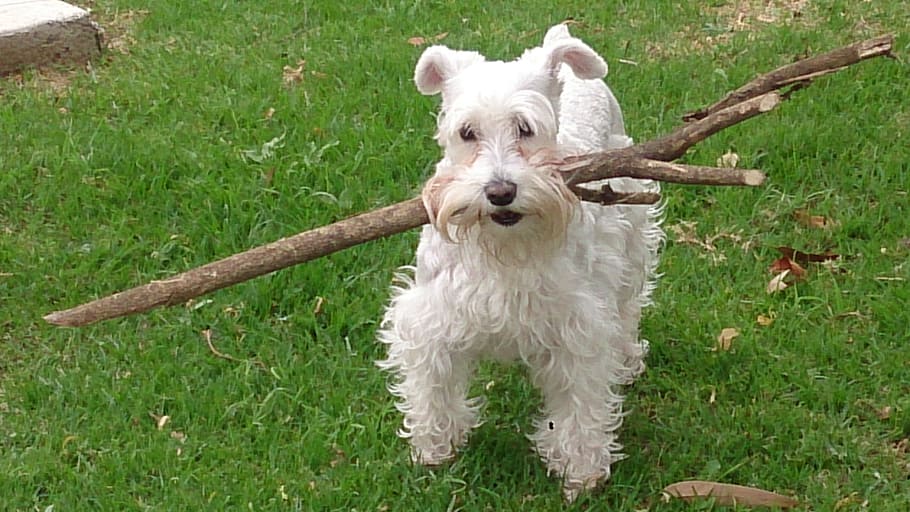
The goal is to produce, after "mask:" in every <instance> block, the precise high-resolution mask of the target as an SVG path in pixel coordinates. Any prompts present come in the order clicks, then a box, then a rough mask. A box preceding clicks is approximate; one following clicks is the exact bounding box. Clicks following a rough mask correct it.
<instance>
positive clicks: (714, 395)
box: [708, 388, 717, 405]
mask: <svg viewBox="0 0 910 512" xmlns="http://www.w3.org/2000/svg"><path fill="white" fill-rule="evenodd" d="M715 402H717V390H716V389H714V388H711V396H709V397H708V404H709V405H714V403H715Z"/></svg>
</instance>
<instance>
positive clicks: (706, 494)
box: [664, 480, 799, 508]
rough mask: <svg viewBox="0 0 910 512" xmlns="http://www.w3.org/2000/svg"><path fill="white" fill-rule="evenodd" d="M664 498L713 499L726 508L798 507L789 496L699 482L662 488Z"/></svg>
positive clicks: (736, 486)
mask: <svg viewBox="0 0 910 512" xmlns="http://www.w3.org/2000/svg"><path fill="white" fill-rule="evenodd" d="M664 496H665V497H666V498H667V499H668V500H669V498H679V499H682V500H685V501H692V500H695V499H700V498H713V499H714V501H715V503H717V504H718V505H726V506H736V505H738V506H744V507H780V508H793V507H795V506H797V505H799V502H798V501H796V500H795V499H793V498H790V497H789V496H784V495H781V494H777V493H773V492H770V491H765V490H763V489H757V488H755V487H746V486H743V485H734V484H723V483H718V482H705V481H701V480H689V481H685V482H677V483H675V484H670V485H668V486H666V487H664Z"/></svg>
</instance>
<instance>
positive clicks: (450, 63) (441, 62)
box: [414, 46, 485, 95]
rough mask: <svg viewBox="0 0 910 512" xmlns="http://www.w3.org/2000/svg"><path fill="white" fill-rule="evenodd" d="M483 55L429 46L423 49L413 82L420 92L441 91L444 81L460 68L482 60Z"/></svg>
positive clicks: (429, 93)
mask: <svg viewBox="0 0 910 512" xmlns="http://www.w3.org/2000/svg"><path fill="white" fill-rule="evenodd" d="M484 60H485V59H484V57H483V55H481V54H479V53H477V52H465V51H456V50H450V49H449V48H446V47H445V46H431V47H429V48H427V49H426V50H424V52H423V55H421V56H420V60H418V61H417V68H416V69H415V70H414V83H415V84H417V90H418V91H420V93H421V94H426V95H433V94H439V93H440V92H442V89H443V87H444V86H445V83H446V82H447V81H448V80H450V79H451V78H452V77H454V76H455V75H457V74H458V72H459V71H461V70H462V69H464V68H466V67H468V66H471V65H473V64H477V63H478V62H483V61H484Z"/></svg>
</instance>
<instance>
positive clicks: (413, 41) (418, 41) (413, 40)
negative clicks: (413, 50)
mask: <svg viewBox="0 0 910 512" xmlns="http://www.w3.org/2000/svg"><path fill="white" fill-rule="evenodd" d="M448 36H449V33H448V32H442V33H440V34H436V35H435V36H433V37H420V36H414V37H409V38H408V44H409V45H411V46H421V45H424V44H427V43H438V42H439V41H442V40H443V39H445V38H446V37H448Z"/></svg>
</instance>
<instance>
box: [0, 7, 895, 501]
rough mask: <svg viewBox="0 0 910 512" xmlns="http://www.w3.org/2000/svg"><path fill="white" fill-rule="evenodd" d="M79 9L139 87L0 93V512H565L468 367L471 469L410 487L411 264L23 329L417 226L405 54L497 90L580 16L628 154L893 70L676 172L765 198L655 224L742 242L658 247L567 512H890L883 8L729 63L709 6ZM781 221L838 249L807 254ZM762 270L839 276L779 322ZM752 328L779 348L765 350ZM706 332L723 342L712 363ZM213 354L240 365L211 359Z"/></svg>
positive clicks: (822, 281) (416, 108)
mask: <svg viewBox="0 0 910 512" xmlns="http://www.w3.org/2000/svg"><path fill="white" fill-rule="evenodd" d="M747 3H748V4H750V5H753V7H754V6H759V7H758V12H759V13H760V12H761V8H760V6H762V5H766V4H768V2H747ZM771 3H772V4H774V5H784V4H788V3H789V2H771ZM92 4H93V5H92V6H93V8H94V10H95V12H96V14H97V17H98V19H99V20H100V21H101V22H102V23H103V24H106V25H108V27H109V32H110V33H111V34H112V35H113V36H115V37H118V38H119V40H120V41H125V42H126V43H127V47H128V49H129V54H128V55H125V54H121V53H120V52H116V51H114V52H109V53H108V55H107V57H106V58H105V59H104V60H103V62H99V63H96V64H95V65H94V66H93V68H92V70H91V71H90V72H77V73H71V74H63V75H60V76H62V77H64V78H66V82H65V85H64V87H62V88H60V87H56V88H55V87H52V84H51V82H50V81H49V80H48V73H46V72H45V73H36V72H26V73H25V74H24V76H21V77H11V78H5V79H2V80H0V326H2V329H0V339H2V345H0V497H2V498H0V508H2V509H3V510H22V511H26V510H38V511H43V510H50V509H49V508H48V507H51V506H53V509H54V510H228V509H237V510H239V509H244V510H355V509H356V510H359V511H379V510H424V509H429V510H445V509H449V510H466V511H474V510H554V509H560V508H561V507H562V506H563V505H562V503H561V497H560V492H559V486H558V484H557V482H555V481H554V480H552V479H549V478H547V476H546V474H545V470H544V469H543V467H542V465H541V464H540V463H539V462H538V461H537V460H536V459H535V457H534V455H533V454H531V452H530V450H529V446H528V443H527V441H526V440H525V438H524V434H525V433H526V432H527V431H528V429H529V428H530V423H531V419H532V417H533V414H534V410H535V408H536V407H537V405H538V397H537V395H536V394H535V392H534V391H533V389H532V388H531V386H530V385H529V384H528V383H527V381H526V379H525V378H524V375H523V373H522V371H521V370H520V369H517V368H503V367H499V366H492V365H490V366H484V367H483V368H482V370H481V372H480V375H479V376H478V379H477V392H478V393H480V392H483V391H484V389H483V387H484V386H485V385H487V384H488V383H491V382H492V383H493V384H492V386H493V391H491V392H488V393H487V395H488V397H489V399H490V401H489V405H488V407H487V409H486V411H485V418H486V423H485V424H484V425H483V426H482V427H481V428H480V429H479V430H478V431H477V432H476V433H475V435H474V436H473V437H472V439H471V442H470V446H469V447H468V448H467V449H466V450H465V452H464V453H463V454H462V456H461V457H460V458H459V460H458V461H457V462H455V463H454V464H453V465H451V466H449V467H445V468H441V469H435V470H427V469H422V468H419V467H413V466H412V465H411V464H409V463H408V461H407V448H406V444H405V443H404V442H403V441H401V440H399V439H398V438H396V436H395V431H396V429H397V428H398V425H399V423H400V417H399V414H398V413H397V412H396V411H395V409H394V406H393V400H392V398H391V396H390V395H389V394H388V393H387V392H386V390H385V384H386V376H385V375H383V374H382V373H381V372H380V371H379V370H377V369H376V368H375V367H374V366H373V361H374V360H376V359H379V358H381V357H382V349H381V347H379V346H378V345H377V343H375V341H374V331H375V329H376V322H377V319H378V318H379V316H380V314H381V311H382V307H383V304H384V301H385V300H386V297H387V288H388V283H389V281H390V278H391V275H392V273H393V271H394V270H395V268H396V267H398V266H399V265H403V264H408V263H410V262H411V261H412V258H413V248H414V246H415V245H416V234H415V233H408V234H406V235H402V236H398V237H396V238H392V239H388V240H383V241H379V242H375V243H371V244H368V245H364V246H360V247H357V248H354V249H351V250H348V251H345V252H343V253H340V254H336V255H332V256H330V257H327V258H324V259H322V260H319V261H316V262H312V263H309V264H306V265H302V266H299V267H297V268H292V269H288V270H285V271H282V272H279V273H276V274H275V275H271V276H267V277H263V278H260V279H257V280H254V281H252V282H248V283H244V284H242V285H238V286H235V287H233V288H230V289H227V290H224V291H221V292H218V293H216V294H213V295H211V296H209V297H205V298H202V299H200V300H198V301H196V302H195V303H194V304H193V305H192V307H175V308H171V309H164V310H156V311H153V312H151V313H148V314H146V315H141V316H135V317H131V318H126V319H122V320H115V321H110V322H106V323H103V324H100V325H96V326H92V327H86V328H82V329H59V328H53V327H50V326H48V325H45V324H44V323H43V322H42V321H41V316H42V315H43V314H45V313H47V312H48V311H50V310H54V309H61V308H65V307H69V306H72V305H76V304H78V303H81V302H84V301H86V300H89V299H92V298H95V297H99V296H102V295H106V294H108V293H110V292H113V291H116V290H119V289H123V288H126V287H130V286H133V285H136V284H141V283H144V282H146V281H148V280H151V279H157V278H161V277H164V276H167V275H171V274H173V273H176V272H179V271H182V270H185V269H188V268H190V267H193V266H196V265H200V264H203V263H206V262H208V261H211V260H214V259H216V258H218V257H222V256H225V255H229V254H232V253H234V252H238V251H241V250H243V249H246V248H248V247H251V246H255V245H259V244H262V243H264V242H268V241H271V240H274V239H277V238H279V237H281V236H285V235H288V234H292V233H295V232H298V231H302V230H305V229H308V228H311V227H315V226H319V225H323V224H326V223H329V222H332V221H334V220H338V219H340V218H343V217H345V216H348V215H350V214H353V213H355V212H359V211H363V210H368V209H372V208H374V207H376V206H380V205H385V204H390V203H392V202H395V201H398V200H402V199H405V198H409V197H411V196H413V194H414V193H415V191H416V190H418V189H419V187H420V185H421V183H422V182H423V180H424V179H425V178H426V176H427V173H428V172H429V169H430V166H431V165H432V163H433V161H434V159H436V158H437V155H438V150H437V148H436V147H435V144H434V142H433V141H432V139H431V135H432V131H433V117H432V114H431V113H432V111H433V109H434V106H435V101H434V99H431V98H425V97H422V96H420V95H419V94H417V92H416V91H415V90H414V89H413V86H412V84H411V82H410V77H411V74H412V69H413V65H414V63H415V62H416V59H417V57H418V55H419V52H420V51H421V49H420V48H416V47H413V46H410V45H409V44H407V39H408V38H409V37H412V36H424V37H431V36H434V35H436V34H440V33H443V32H447V33H448V36H447V37H446V38H445V39H444V40H443V41H442V42H443V43H445V44H447V45H450V46H454V47H466V48H475V49H480V50H482V51H484V52H485V53H487V54H488V55H489V56H491V57H497V58H510V57H512V56H515V55H516V54H517V53H518V52H519V51H520V50H521V49H523V48H525V47H529V46H533V45H535V44H536V43H537V41H538V40H539V39H540V38H541V37H542V34H543V30H545V28H546V27H547V26H549V25H550V24H552V23H555V22H558V21H561V20H563V19H565V18H567V17H572V18H574V19H576V20H579V21H581V22H583V24H582V25H580V26H576V27H574V29H573V30H574V31H575V33H576V34H577V35H579V36H581V37H583V38H584V39H585V40H586V41H588V42H589V43H590V44H591V45H592V46H593V47H595V48H596V49H598V50H599V51H600V52H601V53H602V54H604V56H605V57H606V58H607V60H608V61H609V62H610V63H611V73H610V77H609V78H610V83H611V85H612V87H613V89H614V91H615V92H616V94H617V95H618V96H619V98H620V101H621V103H622V104H623V107H624V109H625V113H626V119H627V124H628V129H629V131H630V133H631V134H632V135H633V136H635V137H636V138H637V139H640V140H645V139H648V138H651V137H653V136H655V135H657V134H661V133H665V132H667V131H669V130H671V129H672V128H673V127H674V126H676V125H677V123H678V119H679V117H680V115H681V114H683V113H684V112H686V111H688V110H692V109H695V108H697V107H700V106H704V105H706V104H709V103H711V102H713V101H714V100H716V99H717V98H719V97H720V96H722V95H723V94H724V93H725V92H726V91H728V90H730V89H732V88H734V87H736V86H738V85H739V84H741V83H743V82H744V81H746V80H748V79H749V78H751V77H752V76H753V75H754V74H755V73H756V72H758V71H761V70H770V69H772V68H774V67H776V66H779V65H782V64H785V63H787V62H790V61H792V60H793V59H795V58H797V57H799V56H802V55H805V54H807V53H816V52H820V51H824V50H827V49H830V48H834V47H836V46H839V45H841V44H846V43H848V42H852V41H855V40H859V39H861V38H864V37H869V36H872V35H878V34H879V33H883V32H895V33H897V35H898V38H897V42H896V49H897V51H898V54H899V56H900V57H901V60H897V61H895V60H885V59H878V60H875V61H871V62H867V63H863V64H861V65H858V66H856V67H854V68H851V69H848V70H845V71H842V72H840V73H839V74H837V75H835V76H831V77H826V78H823V79H820V80H818V81H817V82H816V83H815V84H814V85H813V86H812V87H810V88H809V89H808V90H806V91H803V92H799V93H798V94H796V95H795V96H794V98H793V100H792V101H790V102H787V103H785V104H784V105H783V106H782V107H781V108H780V109H779V110H778V111H776V112H773V113H771V114H768V115H766V116H764V117H763V118H760V119H757V120H753V121H750V122H747V123H745V124H743V125H740V126H737V127H734V128H732V129H729V130H726V131H724V132H723V133H721V134H718V135H717V136H715V137H714V138H712V139H710V140H708V141H706V142H705V143H703V144H701V145H700V146H698V148H697V149H695V150H694V151H692V152H691V153H690V154H689V155H688V156H687V158H686V160H687V161H688V162H691V163H701V164H713V163H714V161H715V160H716V159H717V158H718V157H719V156H720V155H721V154H723V153H724V152H726V151H728V150H733V151H735V152H736V153H738V154H739V155H740V156H741V158H742V160H741V164H740V165H741V166H743V167H759V168H762V169H764V170H766V171H767V172H768V174H769V180H768V184H767V185H766V186H764V187H761V188H759V189H755V190H744V189H708V188H686V187H682V186H668V187H666V189H665V192H666V194H665V196H666V198H667V201H668V208H667V221H666V224H667V225H668V226H671V225H675V224H677V223H679V222H681V221H696V222H698V225H697V228H696V229H697V233H698V236H700V237H702V238H704V237H707V236H711V235H714V234H717V233H738V234H739V235H740V236H741V237H742V239H743V241H747V240H748V241H751V242H752V243H751V244H750V246H749V247H748V248H747V249H746V250H744V249H743V248H742V242H740V243H735V242H734V241H731V240H729V239H727V238H720V239H718V240H717V241H716V242H715V244H716V246H717V254H721V255H723V257H724V258H723V259H720V258H717V257H714V258H712V256H711V255H709V254H706V252H705V251H704V250H703V249H701V248H699V247H698V246H695V245H691V244H682V243H677V242H675V241H674V239H673V237H672V236H671V237H670V239H669V241H668V243H667V246H666V248H665V251H664V254H663V260H662V265H661V270H662V272H663V274H664V277H663V279H662V280H661V283H660V287H659V289H658V291H657V294H656V297H655V299H656V305H655V306H654V307H653V308H651V309H650V311H649V313H648V315H647V318H646V319H645V321H644V322H643V325H642V331H643V335H644V336H645V337H647V338H648V339H650V340H651V342H652V354H651V357H650V360H649V371H648V372H647V374H646V375H645V376H644V377H643V378H642V379H641V380H640V381H639V382H638V383H636V385H635V386H634V387H632V388H630V389H629V404H630V408H631V413H630V414H629V416H628V418H627V420H626V424H625V427H624V429H623V434H622V438H623V440H624V442H625V444H626V446H627V452H628V454H629V458H628V459H627V460H625V461H623V462H621V463H619V464H618V465H616V466H615V468H614V477H613V479H612V481H611V483H610V484H609V485H608V486H606V487H605V489H604V490H603V491H602V492H601V493H599V494H597V495H594V496H587V497H584V498H582V499H581V500H580V501H579V502H578V503H577V504H576V505H575V506H573V507H570V508H572V509H574V510H629V511H631V510H659V511H678V510H707V509H712V508H715V507H714V505H712V504H711V503H710V502H702V503H701V504H692V505H688V504H684V503H678V502H675V503H668V504H667V503H662V502H661V500H660V490H661V489H662V488H663V487H664V486H665V485H667V484H670V483H673V482H676V481H679V480H684V479H694V478H698V479H709V480H722V481H725V482H731V483H739V484H744V485H753V486H758V487H762V488H766V489H770V490H776V491H778V492H783V493H786V494H790V495H793V496H796V497H798V498H799V499H800V500H801V501H802V502H803V503H804V504H805V506H806V508H807V509H811V510H835V506H836V504H838V503H840V506H839V507H840V508H838V510H859V509H860V508H862V505H863V502H865V501H867V502H868V506H867V507H866V509H868V510H875V511H903V510H906V506H907V503H908V502H910V484H908V477H910V455H908V454H907V453H901V452H900V451H896V450H895V449H894V446H895V445H896V443H898V442H900V441H901V440H902V439H906V438H908V437H910V363H908V361H910V343H908V332H910V311H908V305H910V285H908V281H910V265H908V263H907V262H908V257H910V242H908V237H910V200H908V197H907V192H908V191H910V167H908V164H907V162H908V161H910V144H908V143H907V141H908V140H910V70H908V66H907V63H906V58H907V55H908V49H910V40H908V38H907V35H906V33H907V29H908V27H910V14H908V11H907V9H906V6H905V5H904V3H903V2H900V1H897V0H892V1H881V2H878V1H877V2H852V1H823V2H814V3H813V6H812V7H809V8H806V9H805V11H804V12H803V13H802V15H801V16H797V17H794V16H793V15H792V14H790V12H789V11H787V10H780V11H773V12H771V14H775V13H776V15H777V20H776V21H773V22H762V21H758V20H756V18H755V14H756V13H755V12H753V13H752V15H751V16H752V17H751V18H746V19H748V20H751V22H750V24H749V26H748V27H747V28H746V29H744V30H739V31H737V32H735V33H733V34H728V33H727V32H726V27H729V26H730V25H731V23H732V21H731V20H735V18H736V15H735V10H736V9H735V8H734V7H735V5H733V3H725V2H722V1H712V2H705V3H702V5H692V6H688V3H684V4H685V5H684V6H679V5H673V4H675V3H671V2H645V1H635V0H632V1H627V2H607V3H599V2H593V3H592V2H574V1H569V2H544V1H535V2H526V3H524V4H522V6H521V7H520V8H518V7H510V6H508V4H506V3H490V2H473V1H462V2H448V1H442V2H382V3H379V2H376V3H373V4H372V6H370V7H363V6H359V5H358V3H357V2H338V3H335V2H300V1H297V2H279V1H276V0H264V1H261V2H209V1H198V2H184V3H180V2H164V1H161V0H145V1H144V2H126V1H123V0H98V1H96V2H92ZM554 5H558V6H556V7H554ZM130 9H132V10H144V11H147V12H146V13H135V14H134V15H133V16H132V17H130V16H128V15H127V14H128V10H130ZM126 35H129V37H125V36H126ZM707 36H713V37H717V39H715V40H714V41H713V43H710V44H705V43H704V41H705V38H706V37H707ZM699 41H700V42H701V44H697V43H698V42H699ZM301 59H303V60H305V61H306V64H305V71H304V78H303V80H302V82H300V83H297V84H295V85H293V86H290V87H288V86H285V85H284V84H283V83H282V68H283V66H286V65H290V66H292V67H295V66H296V65H297V62H298V61H299V60H301ZM620 59H624V60H628V61H635V62H636V64H635V65H633V64H624V63H621V62H620ZM60 76H57V81H58V82H59V79H60ZM270 108H273V109H274V114H273V115H272V116H271V118H269V119H266V116H265V115H264V114H265V112H266V111H267V110H268V109H270ZM281 137H283V138H282V139H281V140H280V142H279V143H277V144H275V148H274V150H273V152H272V154H271V155H263V154H262V146H263V144H265V143H267V142H269V141H272V140H274V139H276V138H281ZM800 209H808V210H810V211H811V212H812V213H813V214H816V215H824V216H827V217H828V218H830V219H833V220H835V221H836V223H837V224H836V225H835V226H834V227H832V228H830V229H827V230H821V229H812V228H807V227H804V226H802V225H800V223H799V222H797V220H796V219H795V218H794V212H795V211H796V210H800ZM779 245H788V246H793V247H797V248H799V249H802V250H806V251H823V250H828V249H830V250H833V251H835V252H837V253H840V254H843V255H845V258H844V260H843V262H842V264H841V268H842V269H843V272H837V273H836V272H831V271H828V270H827V269H824V268H821V267H814V266H813V267H812V268H811V269H810V276H809V279H808V280H807V281H806V282H803V283H800V284H798V285H797V286H795V287H793V288H791V289H789V290H786V291H785V292H784V293H780V294H776V295H773V296H769V295H767V294H766V293H765V285H766V283H767V281H768V279H769V278H770V275H769V274H768V273H767V270H766V269H767V266H768V265H769V264H770V263H771V261H773V260H774V259H775V258H776V257H777V255H776V252H775V250H774V247H776V246H779ZM882 277H885V278H891V279H890V280H882V279H881V278H882ZM895 278H896V279H898V280H895ZM318 297H322V298H323V299H324V303H323V305H322V307H321V311H320V312H319V313H318V314H316V313H314V308H315V305H316V303H317V301H318V300H319V299H318ZM760 314H764V315H774V317H775V321H774V323H773V324H772V325H770V326H761V325H759V324H757V323H756V318H757V316H758V315H760ZM725 327H736V328H738V329H739V330H740V331H741V335H740V336H739V337H738V338H736V339H735V340H734V343H733V348H732V349H731V350H730V351H728V352H715V351H712V348H713V346H714V344H715V337H716V336H717V334H718V333H719V332H720V330H721V329H723V328H725ZM206 328H210V329H211V332H212V334H213V342H214V343H215V345H216V346H217V347H218V349H219V350H221V351H222V352H225V353H227V354H230V355H232V356H234V357H236V358H239V359H241V360H242V361H243V362H240V363H237V362H232V361H229V360H225V359H220V358H216V357H214V356H213V354H212V353H211V352H210V351H209V349H208V347H207V346H206V344H205V341H204V338H203V335H202V331H203V330H205V329H206ZM257 362H258V363H257ZM259 363H261V364H262V365H264V366H265V367H266V368H267V370H262V369H261V368H260V364H259ZM712 395H713V396H714V401H713V403H712V402H711V400H710V397H711V396H712ZM884 407H890V408H891V409H890V413H889V414H888V415H883V414H881V410H882V409H883V408H884ZM161 415H167V416H169V418H170V419H169V421H168V422H167V424H166V425H164V426H163V428H161V429H158V428H156V423H155V420H154V419H153V416H161ZM880 416H882V417H880Z"/></svg>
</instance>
